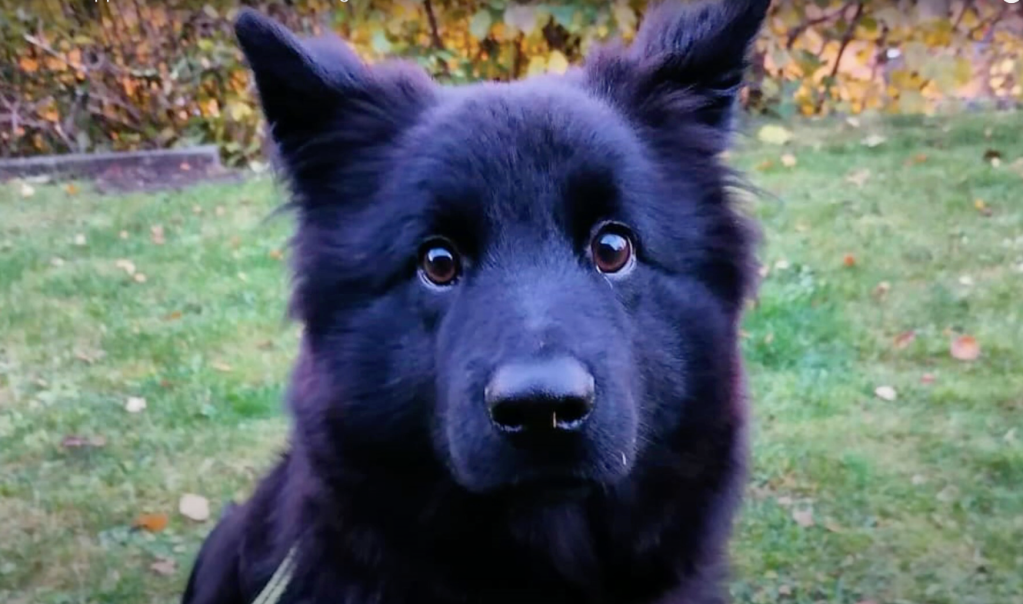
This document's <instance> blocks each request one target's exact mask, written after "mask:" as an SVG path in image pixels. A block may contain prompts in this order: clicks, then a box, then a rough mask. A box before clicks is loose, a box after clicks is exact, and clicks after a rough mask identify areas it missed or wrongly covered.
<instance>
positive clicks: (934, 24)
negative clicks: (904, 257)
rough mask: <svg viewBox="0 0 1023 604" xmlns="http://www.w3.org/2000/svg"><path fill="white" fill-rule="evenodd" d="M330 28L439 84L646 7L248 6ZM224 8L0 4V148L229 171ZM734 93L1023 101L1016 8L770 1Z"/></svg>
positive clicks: (233, 86)
mask: <svg viewBox="0 0 1023 604" xmlns="http://www.w3.org/2000/svg"><path fill="white" fill-rule="evenodd" d="M246 4H251V5H254V6H256V7H257V8H259V9H261V10H263V11H265V12H267V13H269V14H271V15H273V16H274V17H276V18H278V19H280V20H281V21H283V22H285V23H286V24H288V25H289V26H290V27H293V28H295V29H297V30H300V31H304V32H311V33H316V32H320V31H322V30H324V29H328V28H329V29H334V30H336V31H338V32H339V33H341V34H343V35H344V36H345V37H347V38H348V39H349V40H350V41H351V42H352V43H353V44H354V45H355V47H356V48H357V50H359V51H360V53H362V54H363V55H364V56H365V57H366V58H367V60H370V61H376V60H380V59H381V58H383V57H386V56H402V57H406V58H409V59H412V60H414V61H416V62H418V63H420V64H421V65H422V66H423V67H424V68H426V69H427V70H428V71H429V72H431V73H433V74H434V75H436V76H437V77H438V78H440V79H442V80H446V81H452V82H464V81H472V80H477V79H481V78H485V79H497V80H511V79H515V78H519V77H522V76H524V75H527V74H532V73H538V72H544V71H555V72H560V71H564V70H565V69H567V68H568V66H569V65H571V64H574V63H577V62H578V61H579V60H580V59H581V57H583V56H584V55H585V54H586V51H587V49H588V48H589V47H590V46H591V45H593V44H594V43H598V42H601V41H605V40H608V39H611V38H615V37H617V38H622V39H624V40H628V39H629V38H631V36H632V35H633V33H634V31H635V28H636V25H637V23H638V22H639V21H640V20H641V19H642V13H643V10H644V7H645V4H646V3H645V2H639V1H632V2H630V1H627V0H616V1H615V2H613V3H592V2H584V1H581V0H574V1H571V2H568V3H559V4H553V3H552V4H536V3H531V4H516V3H512V2H508V1H507V0H474V1H467V0H419V1H413V0H372V1H370V0H348V1H342V0H304V1H302V2H295V1H293V0H253V1H252V2H246ZM237 5H238V3H237V2H228V1H198V0H177V1H174V0H172V1H169V2H160V3H157V2H152V1H147V0H117V1H116V2H85V1H82V2H66V1H65V0H34V1H32V2H25V1H24V0H0V156H21V155H34V154H42V153H64V152H75V151H78V152H81V151H97V150H123V149H135V148H159V147H170V146H181V145H187V144H194V143H215V144H217V145H219V146H220V148H221V149H222V151H223V155H224V157H225V159H227V160H228V161H229V162H232V163H237V162H241V161H244V160H247V159H252V158H255V157H258V156H259V154H260V152H261V147H262V136H263V131H262V129H261V127H260V116H259V113H258V111H257V108H256V105H255V99H254V98H253V94H252V89H251V86H250V82H249V77H248V73H247V72H246V70H245V67H244V64H243V62H242V57H241V54H240V52H239V51H238V49H237V48H236V45H235V43H234V39H233V37H232V35H231V27H230V24H231V19H232V17H233V14H234V11H235V10H236V8H237ZM751 71H752V73H751V74H750V76H751V77H750V82H751V83H750V85H749V87H748V89H747V90H746V91H744V93H743V97H742V98H743V102H744V104H745V105H746V106H747V107H748V108H749V109H750V110H751V111H755V112H767V113H772V114H777V115H780V116H783V117H788V116H792V115H826V114H831V113H836V112H837V113H848V114H857V113H862V112H890V113H934V112H938V111H954V110H959V109H961V108H963V107H964V106H969V105H971V104H977V103H986V104H995V105H1000V106H1015V105H1016V104H1017V103H1018V102H1019V101H1020V100H1021V99H1023V3H1014V4H1009V3H1007V2H1005V1H1003V0H918V1H917V2H912V1H908V0H903V1H901V2H894V1H881V0H776V2H775V5H774V6H773V7H772V9H771V16H770V19H769V23H768V26H767V28H766V29H765V31H764V33H763V36H762V37H761V39H760V40H759V41H758V43H757V48H756V54H755V60H754V64H753V67H752V69H751Z"/></svg>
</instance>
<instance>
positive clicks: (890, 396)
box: [874, 386, 898, 402]
mask: <svg viewBox="0 0 1023 604" xmlns="http://www.w3.org/2000/svg"><path fill="white" fill-rule="evenodd" d="M874 394H875V395H877V398H879V399H881V400H883V401H888V402H891V401H894V400H895V399H896V398H898V393H896V392H895V388H892V387H891V386H878V387H877V388H875V389H874Z"/></svg>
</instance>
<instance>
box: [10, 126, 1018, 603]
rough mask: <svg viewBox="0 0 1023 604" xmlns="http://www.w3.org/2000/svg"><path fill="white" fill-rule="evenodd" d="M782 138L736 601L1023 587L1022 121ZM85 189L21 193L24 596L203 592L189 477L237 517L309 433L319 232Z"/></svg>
mask: <svg viewBox="0 0 1023 604" xmlns="http://www.w3.org/2000/svg"><path fill="white" fill-rule="evenodd" d="M755 132H756V130H755V129H753V130H750V133H749V135H748V136H746V137H745V138H743V139H741V140H740V141H739V142H740V147H741V150H740V151H739V152H737V153H736V154H735V162H736V163H737V164H738V165H739V166H740V167H742V168H744V169H746V170H748V173H749V175H750V180H751V181H752V182H754V183H755V184H757V185H759V186H761V187H762V188H763V189H765V190H766V191H767V192H769V193H770V194H771V195H767V196H764V197H763V198H761V199H760V200H759V201H757V202H756V203H755V204H754V205H753V209H754V211H755V212H756V213H757V215H758V216H759V217H760V218H761V219H762V220H763V224H764V230H765V236H766V245H765V247H764V248H763V250H762V257H763V261H764V264H765V266H766V267H768V269H769V270H768V273H767V276H766V279H765V281H764V284H763V287H762V289H761V297H760V300H759V302H758V304H757V305H756V307H755V308H753V309H752V310H751V312H750V313H749V314H748V316H747V320H746V324H745V327H744V329H745V332H744V338H745V339H744V347H745V350H746V353H747V359H748V366H749V371H750V374H751V382H752V384H751V387H752V392H753V395H754V399H755V407H754V408H755V419H756V426H755V457H756V461H755V472H754V476H753V480H752V483H751V485H750V489H749V497H748V499H747V503H746V505H745V508H744V513H743V515H742V518H741V521H740V524H739V528H738V534H737V538H736V541H735V542H734V547H733V557H734V559H735V573H734V574H735V577H734V580H733V592H734V594H735V597H736V598H735V599H736V601H737V602H743V603H760V602H786V603H788V602H791V603H793V604H802V603H816V602H829V603H830V602H834V603H843V604H855V603H858V602H862V601H873V602H876V603H877V604H897V603H905V604H908V603H920V604H922V603H935V604H946V603H947V604H953V603H954V604H981V603H984V604H1019V603H1021V602H1023V162H1020V163H1016V164H1015V165H1014V162H1016V161H1017V160H1018V159H1019V158H1021V157H1023V137H1021V136H1020V133H1021V132H1023V117H1020V116H1018V115H1017V116H1012V115H985V116H975V117H969V118H960V119H957V120H954V121H948V120H943V119H905V120H900V121H897V122H893V121H886V122H883V123H872V124H868V123H866V122H865V123H864V124H863V125H862V126H860V127H853V126H851V125H848V124H845V123H830V124H825V125H816V126H814V125H802V126H797V127H796V128H795V129H794V135H795V136H794V139H793V141H792V142H791V143H790V144H789V145H788V146H787V147H785V148H783V147H778V146H772V145H764V144H761V143H758V142H757V141H756V137H755V136H752V135H753V134H755ZM871 135H883V136H884V137H885V140H884V141H883V142H881V143H880V144H877V145H876V146H868V145H865V144H862V141H863V140H864V139H866V138H868V137H870V136H871ZM878 140H879V139H875V140H874V141H872V142H878ZM988 150H996V151H998V152H999V153H1000V154H1001V157H1000V158H997V159H998V160H999V161H1000V165H999V166H995V165H992V162H991V161H985V157H984V156H985V153H986V152H987V151H988ZM785 153H791V154H792V155H793V156H794V157H795V159H796V165H795V166H786V165H785V164H786V163H789V164H791V159H789V161H787V162H783V161H782V160H781V156H782V155H783V154H785ZM992 155H993V153H988V157H989V158H991V157H992ZM995 163H999V162H998V161H996V162H995ZM77 187H78V190H72V191H69V190H68V189H67V188H66V187H65V186H63V185H60V186H58V185H35V192H34V194H32V195H31V196H24V195H23V194H22V191H21V186H20V184H7V185H3V184H0V602H5V603H8V604H28V603H32V604H36V603H53V604H56V603H86V602H91V603H114V604H127V603H139V602H168V603H169V602H175V601H176V598H177V594H178V593H179V592H180V590H181V588H182V586H183V583H184V580H185V576H186V573H187V570H188V567H189V565H190V563H191V560H192V557H193V556H194V554H195V552H196V549H197V547H198V545H199V542H200V540H201V539H202V537H203V535H204V534H205V533H206V532H207V531H208V530H209V529H210V528H211V526H212V523H213V520H212V519H211V520H208V521H206V522H195V521H192V520H189V519H187V518H185V517H184V516H182V515H181V514H180V513H179V512H178V502H179V498H180V497H181V496H182V495H183V494H185V493H195V494H199V495H202V496H203V497H206V498H208V499H209V501H210V504H211V507H212V518H215V517H216V515H217V513H218V512H219V509H220V507H221V505H222V504H223V502H225V501H226V500H228V499H229V498H232V497H243V496H245V495H246V494H247V493H248V492H249V490H250V488H251V486H252V483H253V481H254V479H255V478H256V477H257V476H258V475H259V474H260V472H261V470H262V469H263V468H264V467H266V465H267V463H268V462H269V461H270V460H271V458H272V457H273V456H274V455H275V454H276V452H278V451H279V450H280V449H281V446H282V444H283V443H284V438H285V435H286V429H287V427H286V420H285V418H284V416H283V415H282V412H281V393H282V386H283V384H284V382H285V380H286V378H287V375H288V371H289V369H290V364H291V361H292V359H293V358H294V351H295V344H296V334H297V328H296V326H295V325H293V324H289V323H287V322H286V321H285V320H284V310H285V295H286V288H287V280H286V275H285V272H284V268H285V266H284V262H283V261H282V260H281V250H282V249H283V248H284V246H285V242H286V238H287V235H288V229H289V226H290V224H289V220H288V218H287V217H281V218H275V219H272V220H266V218H267V216H268V214H269V212H270V211H271V210H272V209H273V208H274V207H275V206H276V205H277V204H278V203H279V201H280V193H281V191H280V190H279V189H278V188H276V187H275V186H274V185H273V184H272V183H271V182H270V181H269V180H268V179H265V178H264V179H257V180H252V181H250V182H247V183H245V184H241V185H226V186H225V185H218V186H213V185H209V186H200V187H196V188H193V189H190V190H187V191H183V192H177V193H156V194H129V195H123V196H110V197H102V196H98V195H96V194H94V193H91V192H90V191H89V189H88V187H87V186H86V185H84V184H79V185H77ZM977 200H980V201H977ZM161 229H162V230H161ZM910 332H912V336H910V335H907V334H909V333H910ZM900 334H901V335H900ZM960 335H969V336H972V337H974V338H976V341H977V342H978V343H979V345H980V349H981V353H980V356H979V358H978V359H976V360H975V361H973V362H965V361H961V360H957V359H955V358H953V356H952V355H951V354H950V342H951V341H952V340H953V339H954V338H956V337H957V336H960ZM880 386H888V387H890V388H892V389H893V390H894V392H895V394H896V396H895V398H894V400H885V399H886V398H888V399H890V398H892V397H891V396H890V394H891V393H890V392H886V391H885V390H883V389H882V391H881V394H882V395H884V396H878V395H877V394H876V393H875V390H876V389H877V388H878V387H880ZM131 397H138V398H143V399H145V402H146V408H145V409H144V410H142V411H140V412H137V413H131V412H129V411H128V410H127V409H126V405H127V404H128V401H129V399H130V398H131ZM134 404H136V405H137V404H138V402H137V401H136V402H135V403H134ZM67 437H76V438H78V440H77V441H75V440H73V439H68V438H67ZM144 513H145V514H166V515H167V517H168V518H169V523H168V524H167V526H166V527H165V528H163V530H159V531H156V532H150V531H146V530H133V529H132V523H133V521H135V519H136V517H138V516H139V515H140V514H144ZM150 523H151V526H153V528H159V524H160V521H159V519H157V520H150ZM154 563H155V565H154Z"/></svg>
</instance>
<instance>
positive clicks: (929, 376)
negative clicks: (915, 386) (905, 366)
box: [920, 373, 936, 384]
mask: <svg viewBox="0 0 1023 604" xmlns="http://www.w3.org/2000/svg"><path fill="white" fill-rule="evenodd" d="M935 379H936V378H935V376H934V374H933V373H925V374H923V375H921V376H920V383H921V384H933V383H934V380H935Z"/></svg>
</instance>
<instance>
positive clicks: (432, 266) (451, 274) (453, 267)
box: [419, 241, 461, 285]
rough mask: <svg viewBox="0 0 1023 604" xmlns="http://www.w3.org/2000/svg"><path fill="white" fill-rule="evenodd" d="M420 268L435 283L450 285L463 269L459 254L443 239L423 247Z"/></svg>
mask: <svg viewBox="0 0 1023 604" xmlns="http://www.w3.org/2000/svg"><path fill="white" fill-rule="evenodd" d="M419 268H420V271H421V272H422V274H423V276H424V277H425V278H426V279H427V280H428V281H430V283H433V284H434V285H450V284H451V283H452V282H454V280H455V279H457V278H458V273H459V272H460V271H461V266H460V264H459V262H458V254H456V253H455V250H454V249H453V248H452V247H451V246H450V245H448V244H447V243H445V242H442V241H440V242H433V243H430V244H428V245H427V246H426V247H425V248H424V249H423V253H422V255H421V256H420V258H419Z"/></svg>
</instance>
